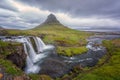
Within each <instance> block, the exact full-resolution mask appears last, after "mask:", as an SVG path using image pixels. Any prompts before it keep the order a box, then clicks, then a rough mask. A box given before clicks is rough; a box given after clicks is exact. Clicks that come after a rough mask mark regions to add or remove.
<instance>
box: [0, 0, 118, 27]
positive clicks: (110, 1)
mask: <svg viewBox="0 0 120 80" xmlns="http://www.w3.org/2000/svg"><path fill="white" fill-rule="evenodd" d="M50 13H53V14H55V15H56V17H57V18H58V20H59V21H60V22H61V23H63V24H64V25H66V26H69V27H71V28H79V27H80V28H81V27H83V28H85V27H86V28H89V27H106V26H107V27H109V28H112V27H114V28H115V27H116V28H119V27H120V0H1V2H0V26H3V27H5V28H17V29H27V28H33V27H35V26H37V25H39V24H41V23H42V22H44V20H45V19H46V17H47V16H48V15H49V14H50Z"/></svg>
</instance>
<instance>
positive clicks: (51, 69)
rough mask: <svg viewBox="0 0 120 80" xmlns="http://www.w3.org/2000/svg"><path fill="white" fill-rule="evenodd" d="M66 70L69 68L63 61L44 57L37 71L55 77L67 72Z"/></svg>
mask: <svg viewBox="0 0 120 80" xmlns="http://www.w3.org/2000/svg"><path fill="white" fill-rule="evenodd" d="M68 71H69V68H68V67H67V65H66V64H65V63H64V62H63V61H60V60H56V59H51V58H50V59H46V60H45V61H44V62H43V63H42V64H41V70H40V72H39V73H40V74H45V75H49V76H51V77H53V78H56V77H61V76H63V75H64V74H66V73H68Z"/></svg>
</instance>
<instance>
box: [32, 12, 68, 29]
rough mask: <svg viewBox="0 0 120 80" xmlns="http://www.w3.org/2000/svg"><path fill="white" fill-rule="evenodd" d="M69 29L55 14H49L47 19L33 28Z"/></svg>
mask: <svg viewBox="0 0 120 80" xmlns="http://www.w3.org/2000/svg"><path fill="white" fill-rule="evenodd" d="M61 28H62V29H69V28H68V27H66V26H64V25H63V24H61V23H60V21H58V20H57V18H56V16H55V15H54V14H50V15H48V17H47V19H46V20H45V21H44V22H43V23H42V24H40V25H38V26H37V27H35V28H33V29H34V30H36V29H61Z"/></svg>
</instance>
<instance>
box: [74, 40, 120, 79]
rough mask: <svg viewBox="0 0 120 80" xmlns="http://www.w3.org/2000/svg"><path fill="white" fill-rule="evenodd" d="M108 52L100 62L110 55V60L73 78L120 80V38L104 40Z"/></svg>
mask: <svg viewBox="0 0 120 80" xmlns="http://www.w3.org/2000/svg"><path fill="white" fill-rule="evenodd" d="M103 45H104V46H105V47H106V48H107V50H108V53H107V55H106V56H105V57H103V58H102V59H101V60H100V61H99V63H98V64H100V63H101V62H102V61H104V60H105V59H106V57H107V56H109V59H108V62H106V63H105V64H104V65H103V66H100V67H98V68H95V69H93V70H92V71H90V72H88V73H80V74H79V75H78V76H77V77H76V78H74V79H73V80H120V62H119V61H120V39H115V40H111V41H104V42H103Z"/></svg>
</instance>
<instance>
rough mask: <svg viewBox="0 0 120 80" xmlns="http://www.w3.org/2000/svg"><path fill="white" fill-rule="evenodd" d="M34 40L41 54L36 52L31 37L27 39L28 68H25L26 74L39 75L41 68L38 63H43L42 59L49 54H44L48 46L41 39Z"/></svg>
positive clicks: (25, 44) (25, 45)
mask: <svg viewBox="0 0 120 80" xmlns="http://www.w3.org/2000/svg"><path fill="white" fill-rule="evenodd" d="M33 39H34V41H35V43H36V47H37V51H39V54H37V52H35V50H34V48H33V46H32V43H31V41H30V38H29V37H27V38H25V39H24V41H25V43H24V50H25V52H26V53H27V59H26V68H25V72H26V73H38V72H39V71H40V66H39V64H37V62H39V63H41V62H42V59H43V58H45V57H46V56H47V54H46V53H45V52H43V50H44V48H45V47H46V46H47V45H45V43H44V42H43V41H42V40H41V39H40V38H39V37H33ZM51 47H53V46H51ZM51 49H52V48H51ZM40 52H42V53H40Z"/></svg>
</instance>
